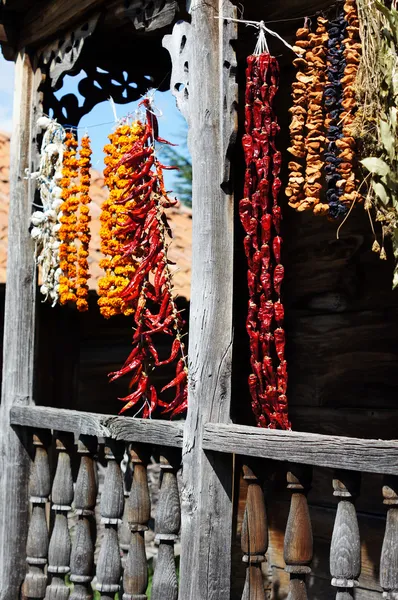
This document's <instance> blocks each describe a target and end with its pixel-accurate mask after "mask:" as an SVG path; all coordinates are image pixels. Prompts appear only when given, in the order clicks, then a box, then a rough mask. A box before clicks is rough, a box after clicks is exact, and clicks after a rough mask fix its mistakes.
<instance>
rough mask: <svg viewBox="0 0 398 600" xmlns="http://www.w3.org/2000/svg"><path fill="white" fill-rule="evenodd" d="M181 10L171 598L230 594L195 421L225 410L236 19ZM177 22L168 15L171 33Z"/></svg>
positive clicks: (225, 473)
mask: <svg viewBox="0 0 398 600" xmlns="http://www.w3.org/2000/svg"><path fill="white" fill-rule="evenodd" d="M191 14H192V25H191V30H190V32H188V29H189V28H186V29H185V33H184V35H182V36H181V35H180V37H179V44H178V43H177V41H178V40H176V43H175V44H174V43H173V44H168V46H169V47H171V46H173V47H174V48H177V49H178V52H175V55H173V57H172V58H173V73H172V84H171V87H172V89H174V90H177V89H180V86H181V80H179V79H175V77H176V71H178V68H177V67H178V66H179V64H180V61H181V59H180V57H181V56H182V55H184V59H183V60H184V62H185V63H186V65H185V68H186V72H188V73H189V75H188V79H189V81H188V85H187V86H184V89H183V91H182V95H183V96H185V97H186V98H187V99H188V96H189V99H188V107H187V113H188V121H189V126H190V128H189V138H188V139H189V147H190V151H191V156H192V167H193V172H194V177H193V199H192V205H193V214H192V223H193V232H192V257H193V259H192V292H191V298H192V300H191V309H190V329H189V331H190V339H189V362H190V365H189V366H190V378H189V379H190V382H189V403H188V415H187V421H186V425H185V430H184V446H183V487H182V536H181V544H182V550H181V557H182V560H181V566H180V582H181V583H180V592H179V597H180V598H183V599H184V600H225V598H229V597H230V571H231V538H232V480H233V472H232V456H222V455H220V454H218V453H204V452H203V447H202V425H203V423H206V422H207V421H209V420H211V421H213V422H215V421H216V422H223V423H227V422H229V419H230V417H229V414H230V399H231V362H232V339H233V327H232V301H233V242H234V239H233V238H234V236H233V205H234V202H233V194H232V193H231V186H230V181H229V179H230V174H229V166H230V165H229V159H227V156H230V153H231V143H232V142H233V139H234V138H235V136H236V130H237V117H236V111H235V106H236V102H237V86H236V82H235V78H234V73H235V66H236V57H235V53H234V51H233V48H232V45H231V41H232V40H233V39H234V38H236V27H235V25H234V24H232V23H228V22H223V21H221V20H217V19H215V18H214V17H216V16H217V15H219V14H224V15H225V16H228V15H230V16H231V15H234V14H235V11H234V8H233V6H232V4H231V3H230V2H229V1H228V0H227V1H224V0H209V1H208V2H202V1H201V0H193V1H192V4H191ZM179 31H180V29H179V25H178V24H177V25H176V26H175V30H174V33H173V36H174V35H175V36H179ZM184 38H185V39H184ZM180 66H181V65H180ZM180 72H181V69H180ZM178 84H180V85H178ZM176 95H177V96H178V94H177V93H176Z"/></svg>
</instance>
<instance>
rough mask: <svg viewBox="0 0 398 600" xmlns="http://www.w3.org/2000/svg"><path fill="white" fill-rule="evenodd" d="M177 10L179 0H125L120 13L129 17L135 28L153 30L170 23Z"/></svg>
mask: <svg viewBox="0 0 398 600" xmlns="http://www.w3.org/2000/svg"><path fill="white" fill-rule="evenodd" d="M177 11H178V2H177V0H125V3H124V7H123V8H121V9H119V11H118V13H119V14H120V15H123V16H126V17H128V18H129V19H130V20H131V21H132V22H133V24H134V27H135V29H138V30H142V29H143V30H145V31H153V30H154V29H161V28H162V27H166V26H167V25H170V23H172V22H173V21H174V19H175V16H176V13H177Z"/></svg>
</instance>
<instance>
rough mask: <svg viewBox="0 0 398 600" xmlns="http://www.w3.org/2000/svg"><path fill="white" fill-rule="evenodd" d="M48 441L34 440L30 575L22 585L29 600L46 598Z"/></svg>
mask: <svg viewBox="0 0 398 600" xmlns="http://www.w3.org/2000/svg"><path fill="white" fill-rule="evenodd" d="M47 444H48V439H47V440H46V432H42V434H40V433H39V432H37V434H36V435H34V436H33V445H34V459H33V464H32V468H31V473H30V478H29V500H30V503H31V507H32V508H31V515H30V522H29V530H28V539H27V542H26V562H27V564H28V572H27V573H26V577H25V580H24V582H23V586H22V590H23V594H24V595H25V596H26V597H27V598H39V599H40V598H41V599H43V598H44V596H45V594H46V586H47V573H46V566H47V559H48V527H47V520H46V504H47V502H48V496H49V494H50V490H51V488H50V469H49V462H48V449H47Z"/></svg>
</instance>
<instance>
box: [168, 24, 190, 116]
mask: <svg viewBox="0 0 398 600" xmlns="http://www.w3.org/2000/svg"><path fill="white" fill-rule="evenodd" d="M190 33H191V25H190V24H189V23H186V22H185V21H179V22H178V23H176V24H175V25H174V28H173V33H172V34H171V35H165V36H164V38H163V46H164V48H166V49H167V50H168V51H169V54H170V56H171V62H172V65H173V69H172V73H171V81H170V89H171V92H172V94H173V96H174V97H175V99H176V102H177V107H178V109H179V111H180V112H181V114H182V115H183V116H184V117H185V119H186V121H187V122H188V123H189V64H190V59H191V55H190Z"/></svg>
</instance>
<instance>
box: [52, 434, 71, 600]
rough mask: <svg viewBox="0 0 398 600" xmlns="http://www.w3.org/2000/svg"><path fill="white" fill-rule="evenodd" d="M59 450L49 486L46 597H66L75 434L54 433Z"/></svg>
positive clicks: (67, 594) (60, 598) (64, 598)
mask: <svg viewBox="0 0 398 600" xmlns="http://www.w3.org/2000/svg"><path fill="white" fill-rule="evenodd" d="M56 449H57V453H58V460H57V468H56V471H55V476H54V480H53V486H52V490H51V501H52V510H53V511H54V526H53V530H52V533H51V539H50V546H49V549H48V568H47V572H48V574H49V575H50V576H51V582H50V585H48V586H47V590H46V600H68V598H69V587H68V586H67V585H66V582H65V576H66V574H67V573H69V570H70V553H71V539H70V535H69V527H68V512H69V511H70V510H71V508H72V500H73V480H72V469H71V453H72V452H73V450H74V437H73V434H70V433H66V434H65V433H58V434H57V435H56Z"/></svg>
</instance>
